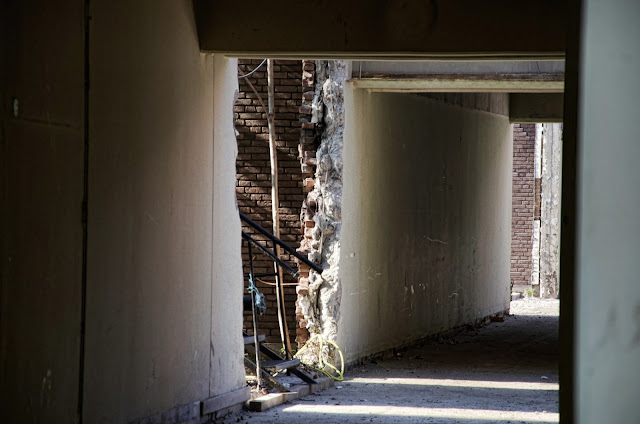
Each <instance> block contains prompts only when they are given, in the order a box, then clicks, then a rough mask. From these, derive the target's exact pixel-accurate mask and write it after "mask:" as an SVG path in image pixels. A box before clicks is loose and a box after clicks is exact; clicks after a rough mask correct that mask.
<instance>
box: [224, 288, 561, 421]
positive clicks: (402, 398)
mask: <svg viewBox="0 0 640 424" xmlns="http://www.w3.org/2000/svg"><path fill="white" fill-rule="evenodd" d="M558 310H559V303H558V301H557V300H539V299H533V300H530V299H521V300H516V301H513V302H512V304H511V314H512V315H511V316H507V317H505V320H504V322H492V323H490V324H488V325H485V326H484V327H482V328H479V329H476V330H470V331H467V332H464V333H462V334H459V335H457V336H455V337H454V338H452V339H448V340H439V341H434V342H428V343H425V344H423V345H422V346H415V347H413V348H410V349H408V350H404V351H402V352H401V353H399V354H397V356H395V357H393V356H390V357H389V358H386V359H379V360H375V361H371V362H370V363H367V364H366V365H364V366H359V367H356V368H354V369H352V370H350V371H349V372H348V373H347V374H346V376H345V380H344V381H343V382H336V385H335V386H334V387H333V388H331V389H327V390H325V391H323V392H320V393H315V394H312V395H310V396H307V397H305V398H301V399H298V400H296V401H294V402H291V403H287V404H284V405H281V406H278V407H275V408H273V409H270V410H268V411H266V412H259V413H257V412H255V413H249V412H245V413H243V414H241V415H236V416H233V417H229V418H228V419H227V420H225V421H224V422H226V423H232V422H250V423H304V422H307V423H315V422H322V423H402V424H404V423H447V424H450V423H462V424H472V423H478V424H480V423H482V424H488V423H500V424H503V423H514V424H515V423H556V422H558Z"/></svg>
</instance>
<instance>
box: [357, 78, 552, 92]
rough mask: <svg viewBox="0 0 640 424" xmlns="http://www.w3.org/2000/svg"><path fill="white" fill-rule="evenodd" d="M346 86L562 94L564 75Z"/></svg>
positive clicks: (366, 81) (374, 81) (379, 81)
mask: <svg viewBox="0 0 640 424" xmlns="http://www.w3.org/2000/svg"><path fill="white" fill-rule="evenodd" d="M350 82H351V83H352V84H353V87H354V88H364V89H368V90H370V91H379V92H398V93H402V92H408V93H428V92H435V93H438V92H439V93H442V92H449V93H562V92H563V90H564V75H513V74H509V75H504V74H491V75H472V74H468V75H467V74H464V75H463V74H442V75H411V76H408V75H407V76H402V77H396V76H381V75H376V76H366V75H365V76H363V77H362V78H353V79H351V80H350Z"/></svg>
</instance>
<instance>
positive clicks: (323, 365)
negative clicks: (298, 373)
mask: <svg viewBox="0 0 640 424" xmlns="http://www.w3.org/2000/svg"><path fill="white" fill-rule="evenodd" d="M316 339H318V340H319V348H318V364H319V365H320V368H316V367H315V366H313V365H312V364H310V363H308V362H302V360H300V362H302V363H303V364H304V365H306V366H308V367H309V368H312V369H314V370H316V371H318V372H321V373H323V374H324V375H326V376H327V377H331V378H333V379H334V380H336V381H342V380H344V357H343V356H342V351H341V350H340V348H339V347H338V345H337V344H335V343H334V342H332V341H330V340H325V339H323V338H322V337H320V336H319V335H317V334H316V335H315V336H313V337H311V338H310V339H309V340H307V342H306V343H305V344H304V346H302V348H301V349H300V350H299V351H298V352H296V354H295V355H294V356H293V357H294V358H297V357H299V356H300V355H301V354H302V353H304V352H305V351H306V350H308V349H309V346H311V345H312V344H313V343H312V342H313V341H314V340H316ZM325 343H326V344H329V345H331V346H333V347H334V348H335V349H336V350H337V351H338V353H339V354H340V369H339V370H338V368H336V367H335V366H334V365H333V364H330V363H328V362H324V360H323V359H322V350H323V348H324V345H325ZM327 367H328V368H330V369H332V370H333V371H334V372H335V373H336V375H333V374H332V373H330V372H329V371H327V370H326V368H327Z"/></svg>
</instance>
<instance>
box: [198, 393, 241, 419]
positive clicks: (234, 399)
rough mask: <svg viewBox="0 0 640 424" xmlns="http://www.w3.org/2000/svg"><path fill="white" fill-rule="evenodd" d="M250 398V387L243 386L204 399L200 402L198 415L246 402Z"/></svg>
mask: <svg viewBox="0 0 640 424" xmlns="http://www.w3.org/2000/svg"><path fill="white" fill-rule="evenodd" d="M250 398H251V388H250V387H249V386H245V387H241V388H239V389H237V390H233V391H231V392H227V393H224V394H221V395H218V396H214V397H211V398H209V399H205V400H203V401H202V402H200V415H201V416H204V415H207V414H211V413H213V412H216V411H219V410H221V409H224V408H228V407H230V406H233V405H237V404H239V403H242V402H246V401H248V400H249V399H250Z"/></svg>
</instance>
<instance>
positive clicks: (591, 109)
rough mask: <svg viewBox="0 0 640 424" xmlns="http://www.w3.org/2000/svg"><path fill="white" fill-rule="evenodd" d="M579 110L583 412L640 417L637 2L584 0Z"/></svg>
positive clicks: (603, 417)
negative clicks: (639, 363)
mask: <svg viewBox="0 0 640 424" xmlns="http://www.w3.org/2000/svg"><path fill="white" fill-rule="evenodd" d="M583 11H584V15H583V21H582V50H581V61H580V79H581V81H580V103H579V115H578V119H579V121H578V145H577V148H578V157H577V159H578V170H577V190H578V193H577V194H578V198H577V210H578V223H577V239H576V242H577V246H576V301H577V302H576V310H577V315H576V330H577V334H576V336H577V357H576V360H577V367H576V370H577V375H576V379H577V381H576V383H577V392H576V397H577V403H576V405H575V406H574V408H575V414H576V417H577V422H579V423H580V424H590V423H594V424H595V423H605V422H606V423H637V422H639V421H640V409H639V408H638V393H640V367H639V366H638V359H640V285H639V284H638V281H639V280H640V272H639V270H638V262H639V259H640V219H639V213H638V211H640V166H638V159H640V143H639V142H638V130H637V128H638V118H639V117H640V116H639V115H640V114H639V112H638V110H639V109H638V101H639V100H640V84H639V83H638V75H640V45H639V44H638V40H640V26H639V25H638V22H639V21H640V3H638V2H637V1H636V0H611V1H607V2H602V1H596V0H585V1H584V5H583Z"/></svg>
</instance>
